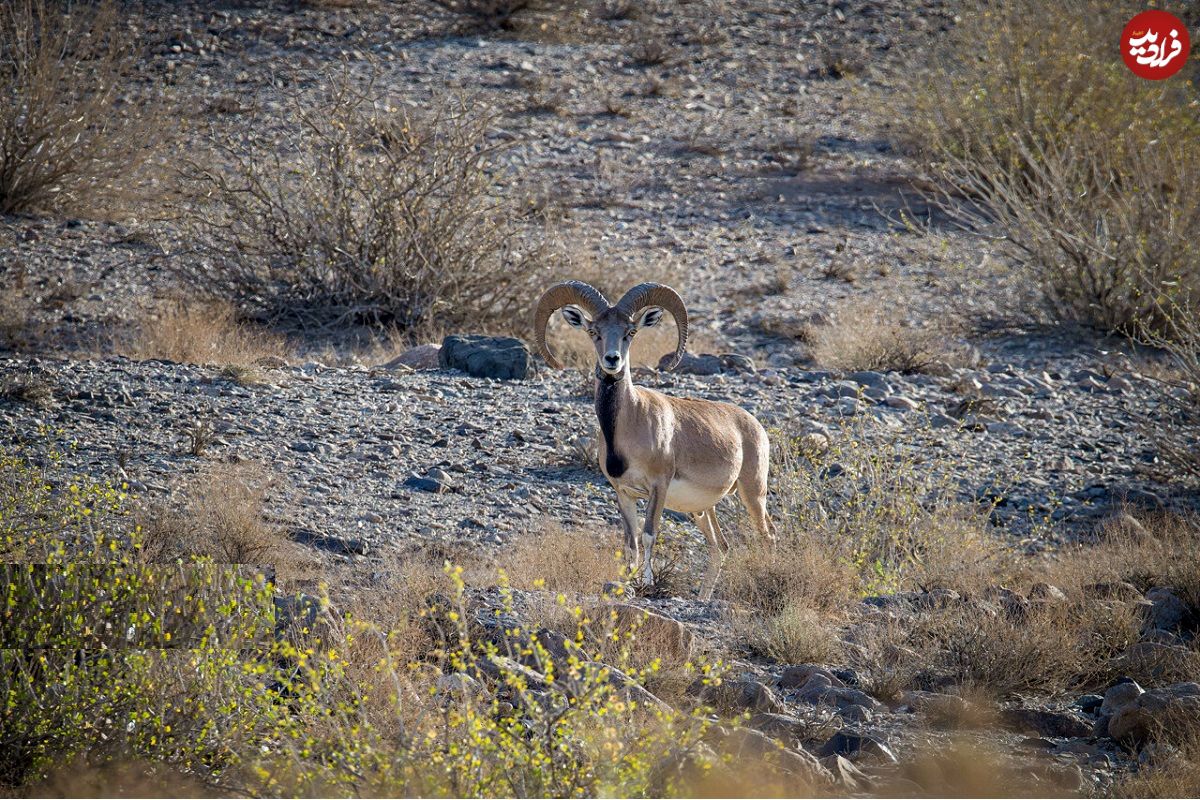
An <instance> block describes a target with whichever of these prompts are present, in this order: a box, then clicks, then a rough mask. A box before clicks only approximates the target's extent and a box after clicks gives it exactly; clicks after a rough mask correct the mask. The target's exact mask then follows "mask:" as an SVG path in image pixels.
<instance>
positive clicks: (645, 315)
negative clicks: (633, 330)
mask: <svg viewBox="0 0 1200 800" xmlns="http://www.w3.org/2000/svg"><path fill="white" fill-rule="evenodd" d="M662 315H663V310H662V309H661V308H659V307H658V306H649V307H648V308H647V309H646V310H645V311H643V312H642V315H641V316H640V317H638V321H637V326H638V327H639V328H653V327H654V326H655V325H657V324H658V323H660V322H662Z"/></svg>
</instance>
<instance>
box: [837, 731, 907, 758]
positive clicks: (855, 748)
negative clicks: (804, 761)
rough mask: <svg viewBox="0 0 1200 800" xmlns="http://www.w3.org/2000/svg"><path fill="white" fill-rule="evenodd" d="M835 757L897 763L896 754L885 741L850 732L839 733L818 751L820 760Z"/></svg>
mask: <svg viewBox="0 0 1200 800" xmlns="http://www.w3.org/2000/svg"><path fill="white" fill-rule="evenodd" d="M833 755H840V756H845V757H846V758H848V759H850V760H851V761H854V762H858V761H863V760H873V761H883V762H887V763H891V764H895V763H896V754H895V753H893V752H892V750H891V748H890V747H888V746H887V745H886V744H884V743H883V741H881V740H880V739H877V738H875V737H874V736H867V735H864V734H858V733H851V732H849V731H839V732H838V733H836V734H834V735H833V737H832V738H831V739H829V741H827V742H825V744H823V745H821V749H820V750H818V751H817V757H818V758H825V757H827V756H833Z"/></svg>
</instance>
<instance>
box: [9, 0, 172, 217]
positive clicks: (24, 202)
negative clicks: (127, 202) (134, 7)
mask: <svg viewBox="0 0 1200 800" xmlns="http://www.w3.org/2000/svg"><path fill="white" fill-rule="evenodd" d="M118 5H119V4H118V3H116V2H114V0H102V2H98V3H66V4H64V3H58V2H54V0H11V2H6V3H4V4H3V7H0V214H12V213H15V212H29V211H47V210H65V209H74V210H79V209H83V210H93V211H95V210H100V209H103V208H104V206H103V204H104V203H105V202H108V201H111V200H112V199H113V198H114V197H117V196H120V195H126V194H128V192H129V189H130V188H131V184H132V182H133V180H134V178H133V175H132V171H133V169H134V168H135V167H136V166H137V165H139V164H140V163H142V162H144V161H145V160H146V158H147V157H148V156H149V155H150V153H151V152H153V149H154V147H155V145H156V144H157V143H158V142H159V141H160V140H161V138H162V137H161V134H160V132H158V131H157V130H155V129H154V127H153V123H154V120H155V119H156V117H155V115H154V114H153V113H152V112H151V111H149V110H148V109H147V106H146V102H145V101H144V100H141V99H139V98H136V96H135V97H134V98H133V99H132V100H131V99H130V96H129V91H130V87H129V86H128V85H127V83H126V74H127V72H128V71H129V69H130V67H131V65H132V64H133V58H134V56H135V55H136V52H135V50H136V40H135V38H134V37H135V35H136V34H135V33H133V32H132V31H131V30H130V29H129V28H128V26H127V24H126V20H125V19H124V14H123V13H122V12H121V11H120V10H119V8H118Z"/></svg>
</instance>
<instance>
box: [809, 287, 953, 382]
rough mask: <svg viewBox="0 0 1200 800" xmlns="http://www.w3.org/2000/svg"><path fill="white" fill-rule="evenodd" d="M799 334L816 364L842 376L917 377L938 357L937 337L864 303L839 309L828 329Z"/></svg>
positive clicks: (939, 336)
mask: <svg viewBox="0 0 1200 800" xmlns="http://www.w3.org/2000/svg"><path fill="white" fill-rule="evenodd" d="M804 335H805V336H806V338H807V339H808V341H809V342H810V348H809V354H810V355H811V356H812V358H813V360H814V361H815V362H816V363H817V364H819V365H820V366H822V367H825V368H826V369H833V370H842V371H846V372H852V371H855V370H874V371H877V372H889V371H892V370H895V371H896V372H921V371H922V370H924V369H926V368H928V367H929V366H930V365H931V364H932V363H933V362H934V361H935V360H937V359H938V358H939V357H940V356H941V355H942V353H943V350H942V346H941V342H942V341H943V340H944V335H943V334H941V333H939V332H938V331H936V330H934V329H932V328H914V327H912V326H909V325H906V324H904V322H903V321H902V320H901V319H900V318H899V317H897V316H896V315H895V313H894V312H892V311H888V310H885V309H884V308H881V307H880V306H879V305H878V304H871V303H870V302H869V301H858V302H854V303H849V304H847V305H845V306H843V307H842V308H840V309H838V311H837V313H835V314H834V315H833V317H832V319H831V320H830V322H829V324H828V325H814V326H811V327H808V328H806V329H804Z"/></svg>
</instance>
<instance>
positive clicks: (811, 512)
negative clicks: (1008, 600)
mask: <svg viewBox="0 0 1200 800" xmlns="http://www.w3.org/2000/svg"><path fill="white" fill-rule="evenodd" d="M869 426H870V423H869V422H867V421H865V420H864V421H861V422H849V423H846V424H845V425H844V426H843V428H842V430H841V431H840V432H838V433H837V434H835V436H834V439H833V441H832V442H831V443H830V444H829V446H828V447H827V448H824V449H822V448H817V447H813V446H812V445H811V443H810V442H809V440H808V439H807V438H806V437H804V436H796V435H780V436H777V437H776V440H775V441H774V442H773V446H772V462H773V464H772V472H773V476H774V477H773V488H774V492H775V497H776V502H777V503H778V511H777V512H775V514H776V515H775V523H776V526H777V527H778V528H779V532H780V547H779V549H780V551H787V552H788V553H789V554H790V556H789V557H800V556H799V555H797V554H798V553H799V552H800V551H803V550H814V549H815V550H819V551H821V553H822V556H821V557H822V558H825V559H829V560H831V561H832V563H834V564H836V565H838V567H839V569H843V570H847V574H848V575H849V579H850V589H851V592H852V593H855V594H869V593H873V592H891V591H900V590H916V589H921V588H923V587H930V586H941V587H944V588H953V589H963V590H971V589H974V588H977V587H978V586H980V585H981V584H982V583H983V582H984V581H985V580H989V579H990V580H996V579H997V578H1000V579H1002V578H1003V576H1004V575H1005V574H1006V573H1007V571H1008V570H1009V569H1010V567H1011V563H1012V559H1013V553H1012V552H1011V551H1010V550H1009V549H1008V548H1007V547H1005V546H1004V545H1003V544H1002V543H1001V542H1000V541H999V540H998V539H997V538H996V537H995V536H993V535H992V533H991V532H990V530H989V528H988V520H987V514H986V510H987V509H985V508H980V507H977V506H974V505H968V504H966V503H964V502H963V501H961V500H960V499H959V498H958V485H957V480H956V475H957V474H958V473H957V468H956V467H955V465H954V464H953V463H952V462H951V460H950V459H947V458H937V457H933V458H931V457H929V454H928V453H926V452H923V451H922V450H921V449H920V448H917V447H913V446H912V444H911V443H910V442H909V441H908V439H907V438H906V437H905V434H901V433H896V432H894V431H890V430H876V429H875V428H874V427H869ZM826 571H828V570H826Z"/></svg>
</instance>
